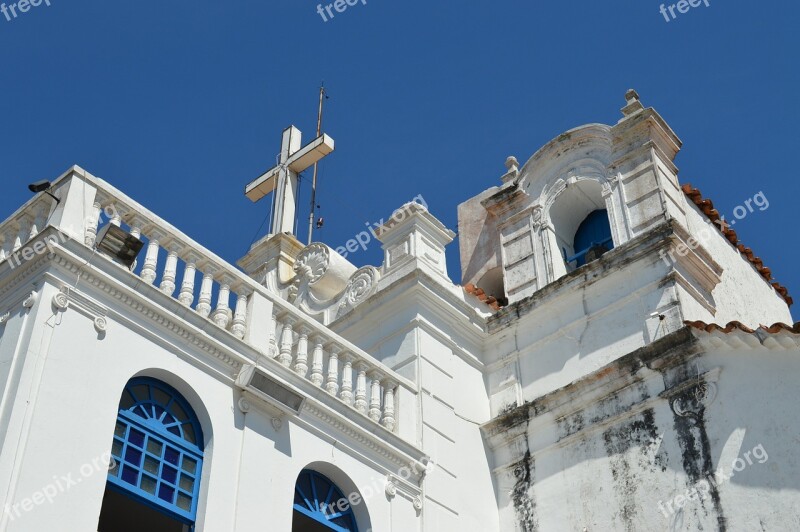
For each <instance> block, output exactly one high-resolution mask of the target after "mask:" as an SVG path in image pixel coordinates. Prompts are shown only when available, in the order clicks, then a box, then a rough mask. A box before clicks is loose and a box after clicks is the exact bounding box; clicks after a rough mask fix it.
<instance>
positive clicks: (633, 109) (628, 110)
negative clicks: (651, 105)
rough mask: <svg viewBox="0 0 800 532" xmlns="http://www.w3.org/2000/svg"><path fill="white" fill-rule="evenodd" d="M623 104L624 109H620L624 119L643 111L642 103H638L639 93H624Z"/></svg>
mask: <svg viewBox="0 0 800 532" xmlns="http://www.w3.org/2000/svg"><path fill="white" fill-rule="evenodd" d="M625 102H626V103H625V107H623V108H622V109H621V111H622V114H623V115H624V116H625V117H628V116H631V115H632V114H635V113H637V112H639V111H641V110H642V109H644V106H643V105H642V102H640V101H639V93H638V92H636V91H635V90H634V89H628V90H627V92H625Z"/></svg>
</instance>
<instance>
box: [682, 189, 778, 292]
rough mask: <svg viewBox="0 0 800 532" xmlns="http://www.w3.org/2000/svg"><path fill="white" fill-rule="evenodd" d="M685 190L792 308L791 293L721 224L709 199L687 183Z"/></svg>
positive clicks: (734, 234)
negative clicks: (775, 280)
mask: <svg viewBox="0 0 800 532" xmlns="http://www.w3.org/2000/svg"><path fill="white" fill-rule="evenodd" d="M681 189H683V193H684V194H686V196H687V197H688V198H689V199H690V200H692V202H693V203H694V204H695V205H697V207H698V208H699V209H700V210H701V211H702V212H703V214H705V215H706V216H707V217H708V219H709V220H711V222H712V223H713V224H714V225H716V226H717V229H719V232H720V233H722V234H723V235H724V236H725V238H727V239H728V242H730V243H731V244H732V245H733V246H734V247H736V249H738V250H739V252H740V253H741V254H742V256H744V257H745V258H746V259H747V260H748V261H750V263H751V264H752V265H753V266H754V267H755V269H756V271H758V273H759V274H761V276H762V277H763V278H764V280H766V281H767V282H768V283H770V284H771V285H772V287H773V288H774V289H775V291H776V292H778V294H780V296H781V297H782V298H783V300H784V301H786V304H787V305H789V306H792V304H793V303H794V300H793V299H792V298H791V296H789V291H788V290H787V289H786V287H785V286H782V285H781V284H780V283H777V282H774V281H773V280H772V270H770V269H769V268H767V267H766V266H764V262H763V261H762V260H761V259H760V258H759V257H756V256H755V254H753V250H752V249H750V248H748V247H745V246H744V244H742V243H741V242H739V237H738V236H737V234H736V231H734V230H733V229H731V228H730V227H729V226H728V224H727V223H724V222H720V215H719V211H717V209H715V208H714V203H713V202H712V201H711V200H710V199H707V198H703V194H702V193H701V192H700V191H699V190H698V189H696V188H694V187H692V185H690V184H689V183H686V184H684V185H682V186H681Z"/></svg>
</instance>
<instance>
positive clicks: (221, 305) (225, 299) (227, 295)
mask: <svg viewBox="0 0 800 532" xmlns="http://www.w3.org/2000/svg"><path fill="white" fill-rule="evenodd" d="M232 282H233V278H232V277H231V276H230V275H228V274H223V275H222V278H221V279H220V282H219V294H217V308H216V310H215V311H214V314H212V315H211V319H212V321H213V322H214V323H216V324H217V325H219V326H220V327H222V328H223V329H226V328H227V327H228V324H229V323H230V321H231V308H230V305H231V283H232Z"/></svg>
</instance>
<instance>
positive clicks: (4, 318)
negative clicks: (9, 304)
mask: <svg viewBox="0 0 800 532" xmlns="http://www.w3.org/2000/svg"><path fill="white" fill-rule="evenodd" d="M10 317H11V312H6V313H5V314H0V325H3V324H4V323H5V322H7V321H8V319H9V318H10Z"/></svg>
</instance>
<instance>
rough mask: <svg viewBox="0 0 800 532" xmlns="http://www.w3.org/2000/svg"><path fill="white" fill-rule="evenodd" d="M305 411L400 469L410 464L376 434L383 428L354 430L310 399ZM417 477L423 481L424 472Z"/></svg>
mask: <svg viewBox="0 0 800 532" xmlns="http://www.w3.org/2000/svg"><path fill="white" fill-rule="evenodd" d="M303 412H306V413H308V414H310V415H311V416H313V417H315V418H317V419H319V420H320V421H322V422H324V423H326V424H327V425H329V426H331V427H333V428H334V429H336V430H338V431H340V432H341V433H342V434H344V435H346V436H348V437H350V438H352V439H353V440H355V441H356V442H357V443H358V444H359V445H362V446H364V447H365V448H367V449H370V450H372V451H374V452H376V453H378V454H379V455H380V456H383V457H384V458H387V459H388V460H389V461H391V462H392V463H393V464H395V465H396V466H397V467H398V469H399V468H401V467H406V466H408V465H409V462H410V460H409V458H408V457H406V456H404V455H401V454H399V453H398V452H396V451H394V450H393V447H390V446H389V445H387V444H386V443H385V442H384V440H383V438H382V437H381V436H379V435H376V434H374V432H376V431H378V430H381V429H378V428H377V427H375V428H373V429H372V430H373V432H371V433H370V432H366V431H364V432H361V431H358V430H354V429H353V428H352V427H351V426H350V425H349V424H346V423H344V422H342V421H341V420H339V419H338V418H336V417H334V416H331V415H330V414H329V413H328V412H327V411H325V410H322V409H320V408H317V407H316V406H315V405H314V404H313V403H312V402H310V401H306V402H305V403H304V404H303ZM376 425H377V424H376ZM415 477H416V478H415V481H420V482H421V480H422V477H423V474H422V473H417V474H416V475H415ZM403 484H404V486H405V485H406V484H408V482H404V483H403Z"/></svg>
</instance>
